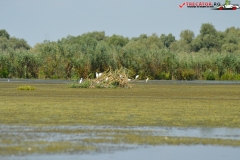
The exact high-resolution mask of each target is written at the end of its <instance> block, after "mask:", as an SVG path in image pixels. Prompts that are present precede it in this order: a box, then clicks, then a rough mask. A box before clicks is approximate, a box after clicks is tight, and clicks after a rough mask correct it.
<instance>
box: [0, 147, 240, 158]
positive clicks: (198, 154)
mask: <svg viewBox="0 0 240 160" xmlns="http://www.w3.org/2000/svg"><path fill="white" fill-rule="evenodd" d="M239 157H240V148H233V147H219V146H203V145H197V146H167V145H165V146H155V147H152V146H145V147H138V148H136V149H129V150H124V151H115V152H112V153H98V154H82V155H67V154H63V155H31V156H23V157H14V156H12V157H4V158H3V159H4V160H5V159H6V160H33V159H34V160H66V159H67V160H77V159H80V160H148V159H151V160H159V159H163V160H239ZM0 158H1V157H0Z"/></svg>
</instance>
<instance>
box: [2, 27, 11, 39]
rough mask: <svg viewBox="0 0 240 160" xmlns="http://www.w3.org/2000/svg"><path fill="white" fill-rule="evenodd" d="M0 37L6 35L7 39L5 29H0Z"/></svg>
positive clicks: (8, 35) (7, 35)
mask: <svg viewBox="0 0 240 160" xmlns="http://www.w3.org/2000/svg"><path fill="white" fill-rule="evenodd" d="M0 37H6V38H7V39H9V38H10V34H8V32H7V31H6V30H5V29H1V30H0Z"/></svg>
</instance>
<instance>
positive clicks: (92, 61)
mask: <svg viewBox="0 0 240 160" xmlns="http://www.w3.org/2000/svg"><path fill="white" fill-rule="evenodd" d="M239 37H240V29H239V28H235V27H231V28H227V29H226V30H225V31H223V32H221V31H217V30H216V29H215V27H214V26H213V25H212V24H209V23H206V24H202V26H201V28H200V34H199V35H197V36H196V37H195V35H194V33H193V31H190V30H183V31H182V32H181V33H180V39H179V40H175V37H174V36H173V35H172V34H168V35H165V34H161V35H160V36H158V35H157V34H156V33H154V34H152V35H146V34H141V35H140V36H139V37H135V38H131V39H129V38H127V37H123V36H120V35H115V34H114V35H112V36H106V35H105V32H104V31H102V32H89V33H84V34H82V35H79V36H76V37H75V36H67V37H66V38H62V39H61V40H58V41H57V42H51V41H48V40H46V41H44V42H43V43H39V44H36V45H35V46H34V48H30V46H29V45H28V44H27V43H26V41H25V40H23V39H18V38H15V37H10V35H9V34H8V33H7V31H5V30H0V77H4V78H6V77H9V78H43V79H44V78H49V79H73V78H74V77H75V79H78V78H79V77H83V78H84V79H87V78H91V79H93V78H94V75H95V72H104V71H106V70H108V68H109V67H110V68H112V70H118V69H121V68H122V67H123V68H126V69H128V71H131V73H128V76H129V77H128V78H134V76H135V75H137V74H138V75H139V76H140V77H139V78H140V79H142V78H145V77H147V76H148V77H152V79H166V80H169V79H181V80H184V79H185V80H191V79H211V80H212V79H221V77H223V79H232V78H228V77H227V76H226V74H229V73H231V74H233V75H238V74H240V58H239V57H240V38H239ZM210 69H212V70H213V72H214V73H210V72H208V70H210ZM223 75H224V76H223ZM234 79H236V78H234ZM109 86H110V84H109ZM113 86H114V85H113ZM100 87H101V85H100Z"/></svg>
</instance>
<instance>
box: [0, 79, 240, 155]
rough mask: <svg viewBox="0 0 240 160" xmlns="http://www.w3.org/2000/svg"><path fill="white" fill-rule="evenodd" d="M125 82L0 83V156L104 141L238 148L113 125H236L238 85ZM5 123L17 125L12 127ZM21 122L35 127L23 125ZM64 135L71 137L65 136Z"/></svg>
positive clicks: (71, 149)
mask: <svg viewBox="0 0 240 160" xmlns="http://www.w3.org/2000/svg"><path fill="white" fill-rule="evenodd" d="M23 85H31V86H34V87H35V90H18V89H17V88H18V87H19V86H23ZM132 86H133V87H132V88H131V89H81V88H68V87H67V84H26V83H21V84H20V83H7V82H5V83H0V125H1V130H2V131H0V155H21V154H46V153H47V154H48V153H49V154H51V153H79V152H84V153H86V152H92V151H94V152H102V151H106V150H110V149H116V148H114V147H113V146H110V147H109V146H105V144H112V145H114V144H115V145H116V144H136V145H145V144H147V145H162V144H168V145H181V144H182V145H195V144H203V145H225V146H240V140H238V139H233V140H231V139H221V138H219V139H217V138H212V139H211V138H201V137H200V138H199V137H171V136H159V135H155V134H152V133H151V131H148V130H140V131H139V130H137V131H134V130H129V129H126V130H121V131H118V130H117V129H116V128H115V129H114V127H129V126H130V127H131V126H132V127H140V128H141V127H144V126H151V127H164V126H168V127H210V128H211V127H213V128H216V127H226V128H240V118H239V117H240V85H236V84H235V85H234V84H231V85H230V84H227V85H222V84H221V85H217V84H151V83H133V84H132ZM10 126H23V127H22V128H19V129H17V130H13V129H11V127H10ZM24 126H26V127H34V128H35V129H33V130H31V129H30V130H28V129H26V130H25V129H24ZM56 126H70V127H71V126H113V129H104V128H103V129H101V130H94V129H92V130H86V129H78V130H71V129H68V128H67V127H66V128H65V129H64V128H63V129H54V127H56ZM8 127H10V128H8ZM43 127H53V128H52V129H51V128H50V129H48V130H44V129H42V128H43ZM13 131H14V132H13ZM12 132H13V133H17V134H12ZM46 135H48V136H46ZM86 135H87V136H86ZM92 135H93V136H92ZM58 136H60V138H56V139H54V138H53V139H52V138H51V137H58ZM61 136H62V137H61ZM44 137H47V138H45V139H44ZM70 137H74V140H69V139H71V138H70ZM84 137H85V138H84ZM117 148H118V149H119V147H117ZM123 148H125V147H123ZM102 149H103V150H102Z"/></svg>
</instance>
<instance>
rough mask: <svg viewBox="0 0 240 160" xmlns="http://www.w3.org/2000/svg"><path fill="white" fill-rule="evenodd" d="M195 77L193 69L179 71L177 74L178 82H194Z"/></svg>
mask: <svg viewBox="0 0 240 160" xmlns="http://www.w3.org/2000/svg"><path fill="white" fill-rule="evenodd" d="M195 76H196V75H195V72H194V70H193V69H178V70H177V73H176V79H177V80H194V79H195Z"/></svg>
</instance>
